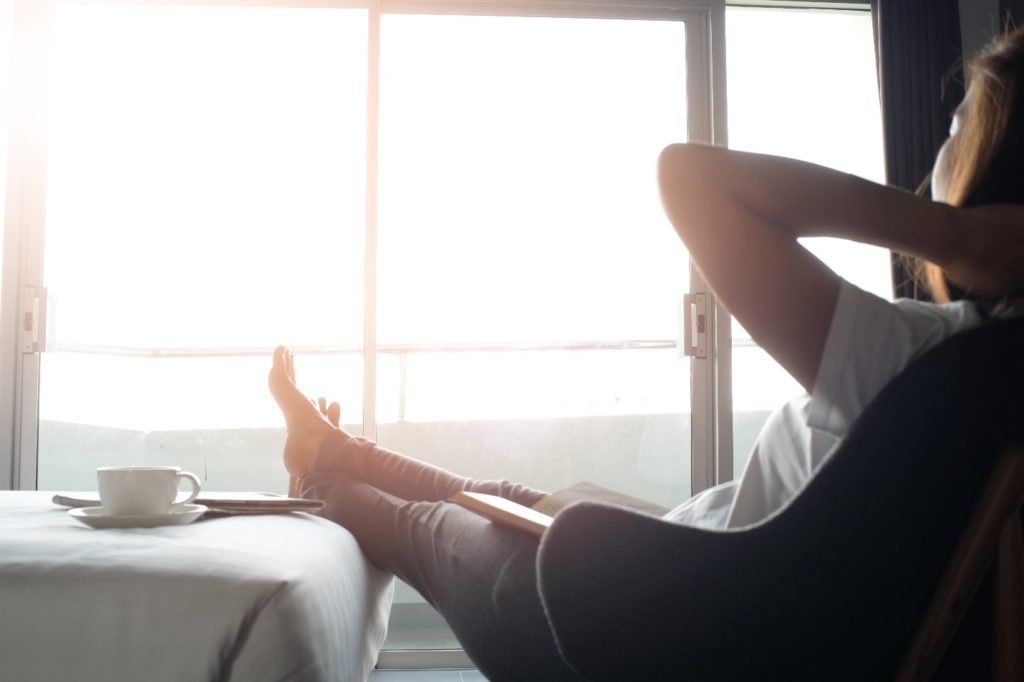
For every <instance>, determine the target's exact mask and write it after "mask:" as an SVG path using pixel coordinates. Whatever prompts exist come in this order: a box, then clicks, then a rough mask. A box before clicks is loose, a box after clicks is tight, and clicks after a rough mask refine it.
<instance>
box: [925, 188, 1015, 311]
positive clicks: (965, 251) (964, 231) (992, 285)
mask: <svg viewBox="0 0 1024 682" xmlns="http://www.w3.org/2000/svg"><path fill="white" fill-rule="evenodd" d="M957 216H958V223H959V224H960V230H959V232H960V235H959V239H958V240H957V243H956V244H955V245H954V247H953V248H952V249H951V252H950V254H949V258H948V259H947V260H946V262H944V263H942V264H941V265H942V269H943V272H944V273H945V275H946V277H947V278H948V279H949V281H950V282H951V283H953V284H955V285H956V286H957V287H959V288H960V289H963V290H964V291H966V292H968V293H969V294H970V295H971V296H974V297H977V298H981V299H984V300H989V301H1000V300H1002V299H1006V298H1016V297H1020V296H1024V205H1008V204H1003V205H987V206H973V207H970V208H962V209H957Z"/></svg>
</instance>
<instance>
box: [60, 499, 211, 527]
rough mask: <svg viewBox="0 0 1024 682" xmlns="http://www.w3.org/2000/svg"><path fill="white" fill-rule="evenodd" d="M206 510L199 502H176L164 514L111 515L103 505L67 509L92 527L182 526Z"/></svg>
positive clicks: (78, 519)
mask: <svg viewBox="0 0 1024 682" xmlns="http://www.w3.org/2000/svg"><path fill="white" fill-rule="evenodd" d="M205 512H206V507H204V506H203V505H201V504H176V505H174V506H173V507H171V511H169V512H167V513H166V514H146V515H143V516H113V515H111V514H107V513H106V512H105V511H104V509H103V507H79V508H77V509H69V510H68V514H70V515H71V516H72V517H74V518H75V519H76V520H77V521H81V522H82V523H84V524H85V525H87V526H92V527H93V528H156V527H157V526H182V525H184V524H186V523H192V522H193V521H195V520H196V519H198V518H199V517H200V516H202V515H203V514H204V513H205Z"/></svg>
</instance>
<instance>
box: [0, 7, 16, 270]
mask: <svg viewBox="0 0 1024 682" xmlns="http://www.w3.org/2000/svg"><path fill="white" fill-rule="evenodd" d="M13 19H14V16H13V6H12V3H11V1H10V0H0V243H3V234H4V225H5V224H6V222H7V202H6V200H5V199H6V197H7V144H8V123H9V118H8V117H9V116H10V110H11V47H12V46H11V38H12V35H13V34H12V24H13ZM2 262H3V259H2V258H0V265H2ZM2 274H3V271H2V269H0V275H2Z"/></svg>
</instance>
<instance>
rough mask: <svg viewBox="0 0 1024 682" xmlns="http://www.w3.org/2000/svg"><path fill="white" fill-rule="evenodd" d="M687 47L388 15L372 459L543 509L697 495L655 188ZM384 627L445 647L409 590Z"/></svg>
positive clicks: (636, 26) (644, 24) (566, 23)
mask: <svg viewBox="0 0 1024 682" xmlns="http://www.w3.org/2000/svg"><path fill="white" fill-rule="evenodd" d="M686 29H687V27H686V24H685V23H684V22H680V21H638V20H624V19H607V18H601V19H597V18H550V17H508V16H464V15H463V16H458V15H456V16H451V15H444V16H430V15H407V14H399V15H391V14H389V15H385V16H384V17H383V20H382V28H381V60H380V64H381V99H380V113H381V116H380V120H381V123H380V190H379V191H380V203H379V205H380V214H379V229H378V235H379V273H380V276H379V280H378V281H379V287H380V290H379V297H378V300H379V307H378V325H377V329H378V342H379V346H378V361H377V366H378V371H379V383H378V385H379V387H380V390H379V391H378V393H377V428H378V439H379V440H380V442H381V443H382V444H384V445H386V446H389V447H391V448H393V449H396V450H399V451H406V452H412V453H414V454H415V455H416V456H417V457H419V458H421V459H425V460H428V461H431V462H434V463H436V464H438V465H440V466H443V467H445V468H448V469H450V470H453V471H458V472H462V473H464V474H466V475H470V476H474V477H478V478H502V477H503V478H508V479H510V480H515V481H520V482H523V483H526V484H527V485H531V486H534V487H536V488H539V489H542V490H557V489H559V488H562V487H565V486H568V485H571V484H573V483H575V482H577V481H579V480H589V481H592V482H595V483H598V484H601V485H604V486H607V487H610V488H613V489H617V490H619V491H622V492H625V493H628V494H631V495H634V496H637V497H643V498H647V499H651V500H653V501H656V502H659V503H661V504H663V505H665V506H670V505H673V504H678V503H680V502H682V501H683V500H684V499H685V498H686V497H688V496H689V494H690V488H691V486H690V464H691V462H690V419H691V408H690V370H689V362H688V360H687V359H686V358H684V357H681V356H680V354H679V353H678V352H677V348H676V336H677V332H678V319H677V308H678V306H679V301H681V300H682V297H683V294H684V293H685V292H686V291H687V285H688V262H687V255H686V252H685V250H684V249H683V248H682V245H681V244H680V242H679V240H678V238H677V237H676V235H675V233H674V231H673V230H672V229H671V226H670V225H669V224H668V222H667V220H666V219H665V216H664V214H663V212H662V210H661V206H660V201H659V199H658V194H657V183H656V181H655V162H656V159H657V157H658V153H659V152H660V151H661V149H662V148H663V147H664V146H665V144H666V143H667V142H669V141H682V140H686V139H687V91H686V82H687V70H686V69H687V61H686V37H687V36H686ZM567 46H571V49H567ZM410 112H415V115H410ZM432 621H433V622H434V629H433V630H431V629H430V623H431V622H432ZM392 624H393V627H392V630H391V644H392V645H393V646H395V647H400V648H416V647H421V646H436V645H437V643H438V640H439V638H443V633H444V630H443V627H442V622H441V621H440V618H439V617H437V616H436V615H433V614H432V612H431V610H430V609H429V607H427V606H426V605H425V604H423V603H422V602H421V600H419V599H418V598H417V595H415V594H414V593H412V591H411V590H406V589H404V588H402V589H400V590H399V593H398V599H397V602H396V605H395V612H394V615H393V620H392ZM400 625H405V626H406V627H404V628H403V627H396V626H400ZM442 641H443V639H442Z"/></svg>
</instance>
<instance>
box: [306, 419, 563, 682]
mask: <svg viewBox="0 0 1024 682" xmlns="http://www.w3.org/2000/svg"><path fill="white" fill-rule="evenodd" d="M303 488H304V491H305V494H306V495H307V496H310V497H316V498H319V499H322V500H324V501H325V502H326V503H327V504H326V506H325V507H324V509H323V511H322V512H321V513H322V515H323V516H324V517H326V518H329V519H331V520H332V521H335V522H336V523H339V524H341V525H342V526H344V527H345V528H347V529H348V530H349V531H350V532H351V533H352V534H353V535H354V536H355V537H356V539H357V540H358V541H359V544H360V546H361V547H362V548H363V551H364V552H366V555H367V556H368V557H369V559H370V561H372V562H373V563H374V564H376V565H377V566H379V567H380V568H381V569H383V570H385V571H389V572H391V573H393V574H394V575H396V576H398V577H399V578H401V579H402V580H404V581H405V582H407V583H409V584H410V585H411V586H412V587H414V588H415V589H416V590H417V591H418V592H419V593H420V594H421V595H423V598H424V599H426V600H427V601H428V602H429V603H430V604H431V606H433V607H434V608H435V609H437V611H438V612H439V613H440V614H441V615H442V616H444V618H445V620H446V621H447V622H448V624H449V625H450V626H451V628H452V630H453V631H454V632H455V635H456V637H458V639H459V642H461V643H462V646H463V647H464V648H465V650H466V654H467V655H468V656H469V657H470V659H471V660H472V661H473V662H474V663H475V664H476V665H477V666H478V667H479V668H480V671H481V672H482V673H483V674H484V675H485V676H487V678H488V679H491V680H573V679H579V678H578V676H577V675H576V673H575V671H574V670H573V669H572V668H570V667H569V666H568V665H567V664H566V663H565V662H564V661H563V660H562V657H561V656H560V654H559V652H558V648H557V646H556V644H555V640H554V637H553V636H552V633H551V629H550V626H549V625H548V620H547V617H546V615H545V613H544V610H543V608H542V606H541V601H540V594H539V592H538V587H537V573H536V555H537V538H535V537H533V536H531V535H527V534H525V533H522V532H519V531H516V530H512V529H508V528H504V527H502V526H499V525H495V524H493V523H491V522H490V521H488V520H486V519H484V518H482V517H480V516H478V515H476V514H474V513H472V512H470V511H468V510H466V509H464V508H462V507H460V506H458V505H455V504H452V503H449V502H446V500H447V499H448V498H449V497H451V496H452V495H454V494H455V493H456V492H458V491H460V490H466V491H473V492H480V493H488V494H491V495H499V496H501V497H504V498H506V499H509V500H512V501H515V502H518V503H520V504H523V505H526V506H532V505H534V504H536V503H537V502H538V501H540V500H541V499H543V498H544V497H545V493H542V492H538V491H536V490H531V489H530V488H527V487H525V486H522V485H518V484H512V483H510V482H508V481H475V480H472V479H468V478H463V477H461V476H456V475H454V474H451V473H449V472H447V471H445V470H443V469H439V468H437V467H434V466H431V465H429V464H426V463H424V462H420V461H417V460H415V459H412V458H410V457H406V456H404V455H400V454H398V453H396V452H392V451H390V450H386V449H384V448H382V447H380V446H378V445H377V444H375V443H373V442H371V441H368V440H365V439H362V438H350V437H348V436H347V435H345V434H344V433H343V432H340V431H338V432H334V433H332V434H330V435H329V436H328V437H327V438H326V439H325V440H324V443H323V445H322V446H321V449H320V453H319V454H318V456H317V461H316V465H315V466H314V468H313V471H312V472H310V474H308V475H307V476H306V477H305V478H304V479H303Z"/></svg>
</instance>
